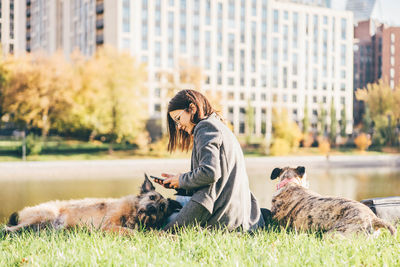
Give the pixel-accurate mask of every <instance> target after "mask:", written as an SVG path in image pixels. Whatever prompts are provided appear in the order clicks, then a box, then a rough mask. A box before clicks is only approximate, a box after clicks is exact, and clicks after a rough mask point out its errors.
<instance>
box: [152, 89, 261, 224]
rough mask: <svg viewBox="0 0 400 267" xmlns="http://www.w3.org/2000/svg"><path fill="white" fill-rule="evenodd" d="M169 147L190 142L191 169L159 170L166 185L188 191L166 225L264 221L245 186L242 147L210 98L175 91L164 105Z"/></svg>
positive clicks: (182, 192)
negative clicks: (172, 171) (178, 210)
mask: <svg viewBox="0 0 400 267" xmlns="http://www.w3.org/2000/svg"><path fill="white" fill-rule="evenodd" d="M167 120H168V132H169V143H168V150H169V151H170V152H173V151H174V150H175V149H176V148H177V147H179V148H180V149H182V150H188V149H189V148H190V147H191V146H192V144H193V148H192V156H191V171H189V172H186V173H180V174H168V173H163V174H162V176H163V177H166V179H165V180H164V181H160V180H156V182H157V183H159V184H161V185H163V186H164V187H166V188H175V189H177V191H178V196H177V200H178V201H180V200H182V197H181V196H191V197H190V200H188V201H186V203H184V201H181V203H182V204H183V205H184V207H183V208H182V210H181V211H180V212H179V213H178V214H177V215H176V216H174V217H171V218H170V220H169V222H168V224H167V225H166V226H165V228H164V229H165V230H173V229H174V227H182V226H187V225H193V224H195V223H198V224H199V225H200V226H203V227H206V226H213V227H226V228H227V229H228V230H235V229H243V230H249V231H252V230H255V229H257V228H258V227H263V226H264V220H263V218H262V216H261V215H260V208H259V205H258V203H257V200H256V199H255V197H254V196H253V194H252V193H251V192H250V189H249V180H248V177H247V173H246V167H245V162H244V157H243V152H242V149H241V147H240V145H239V142H238V141H237V139H236V137H235V136H234V135H233V133H232V131H231V130H230V129H229V128H228V127H227V126H226V125H225V124H224V123H223V121H222V120H221V118H220V117H219V116H218V115H217V114H216V112H215V110H214V109H213V108H212V106H211V105H210V103H209V101H208V100H207V98H206V97H205V96H203V95H202V94H201V93H199V92H197V91H194V90H182V91H180V92H178V93H177V94H176V95H175V96H174V97H173V98H172V99H171V100H170V102H169V105H168V114H167Z"/></svg>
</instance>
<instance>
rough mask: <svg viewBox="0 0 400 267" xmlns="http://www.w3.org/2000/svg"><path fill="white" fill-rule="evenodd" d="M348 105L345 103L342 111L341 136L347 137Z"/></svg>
mask: <svg viewBox="0 0 400 267" xmlns="http://www.w3.org/2000/svg"><path fill="white" fill-rule="evenodd" d="M346 124H347V122H346V106H345V105H343V107H342V110H341V111H340V136H342V137H346Z"/></svg>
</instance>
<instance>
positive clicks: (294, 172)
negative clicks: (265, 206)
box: [271, 166, 396, 236]
mask: <svg viewBox="0 0 400 267" xmlns="http://www.w3.org/2000/svg"><path fill="white" fill-rule="evenodd" d="M276 178H279V183H278V185H277V192H276V193H275V194H274V196H273V198H272V208H271V213H272V216H273V218H274V219H275V220H277V221H278V222H279V224H280V225H282V226H285V227H286V226H289V227H292V228H295V229H298V230H317V231H323V232H327V233H338V234H341V235H344V236H348V235H350V234H353V233H367V234H371V233H373V232H374V231H375V230H377V229H379V228H386V229H388V230H389V231H390V233H391V234H392V235H394V234H395V232H396V230H395V229H394V228H393V226H391V225H390V224H389V223H387V222H385V221H383V220H382V219H380V218H378V217H377V216H376V215H375V214H374V213H373V212H372V211H371V210H370V209H369V208H368V207H367V206H365V205H364V204H362V203H360V202H357V201H354V200H350V199H346V198H341V197H324V196H321V195H319V194H317V193H315V192H313V191H311V190H309V189H307V188H306V184H307V182H306V174H305V168H304V167H301V166H300V167H297V168H296V169H293V168H289V167H285V168H283V169H280V168H275V169H274V170H273V171H272V174H271V179H272V180H274V179H276Z"/></svg>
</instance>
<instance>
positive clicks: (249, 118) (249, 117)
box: [246, 100, 254, 145]
mask: <svg viewBox="0 0 400 267" xmlns="http://www.w3.org/2000/svg"><path fill="white" fill-rule="evenodd" d="M246 128H247V133H246V143H247V144H248V145H249V144H250V142H251V136H252V135H253V132H254V108H253V106H252V105H251V101H250V100H248V101H247V109H246Z"/></svg>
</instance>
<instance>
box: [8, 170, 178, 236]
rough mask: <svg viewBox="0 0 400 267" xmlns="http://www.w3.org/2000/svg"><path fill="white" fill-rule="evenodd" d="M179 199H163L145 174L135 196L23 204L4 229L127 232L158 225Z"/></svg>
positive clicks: (157, 226)
mask: <svg viewBox="0 0 400 267" xmlns="http://www.w3.org/2000/svg"><path fill="white" fill-rule="evenodd" d="M181 207H182V206H181V205H180V204H179V202H177V201H175V200H172V199H169V198H168V199H165V198H164V197H163V196H162V195H161V194H159V193H157V192H156V191H155V188H154V186H153V184H152V183H151V182H150V180H149V179H148V177H147V175H145V180H144V182H143V184H142V186H141V189H140V194H139V195H138V196H135V195H129V196H125V197H122V198H116V199H112V198H104V199H100V198H85V199H80V200H67V201H50V202H45V203H42V204H39V205H37V206H33V207H26V208H24V209H23V210H21V211H19V212H15V213H13V214H12V215H11V216H10V218H9V222H8V224H7V226H6V228H5V231H6V232H16V231H20V230H23V229H27V228H30V229H34V230H40V229H43V228H46V227H50V228H54V229H64V228H72V227H82V226H83V227H89V228H94V229H99V230H104V231H111V232H118V233H121V234H131V233H133V230H132V229H134V228H138V227H144V228H150V229H152V228H159V227H161V226H162V224H163V222H164V220H165V219H166V218H167V217H168V216H169V215H171V214H172V213H173V212H174V211H175V210H177V209H179V208H181Z"/></svg>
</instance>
